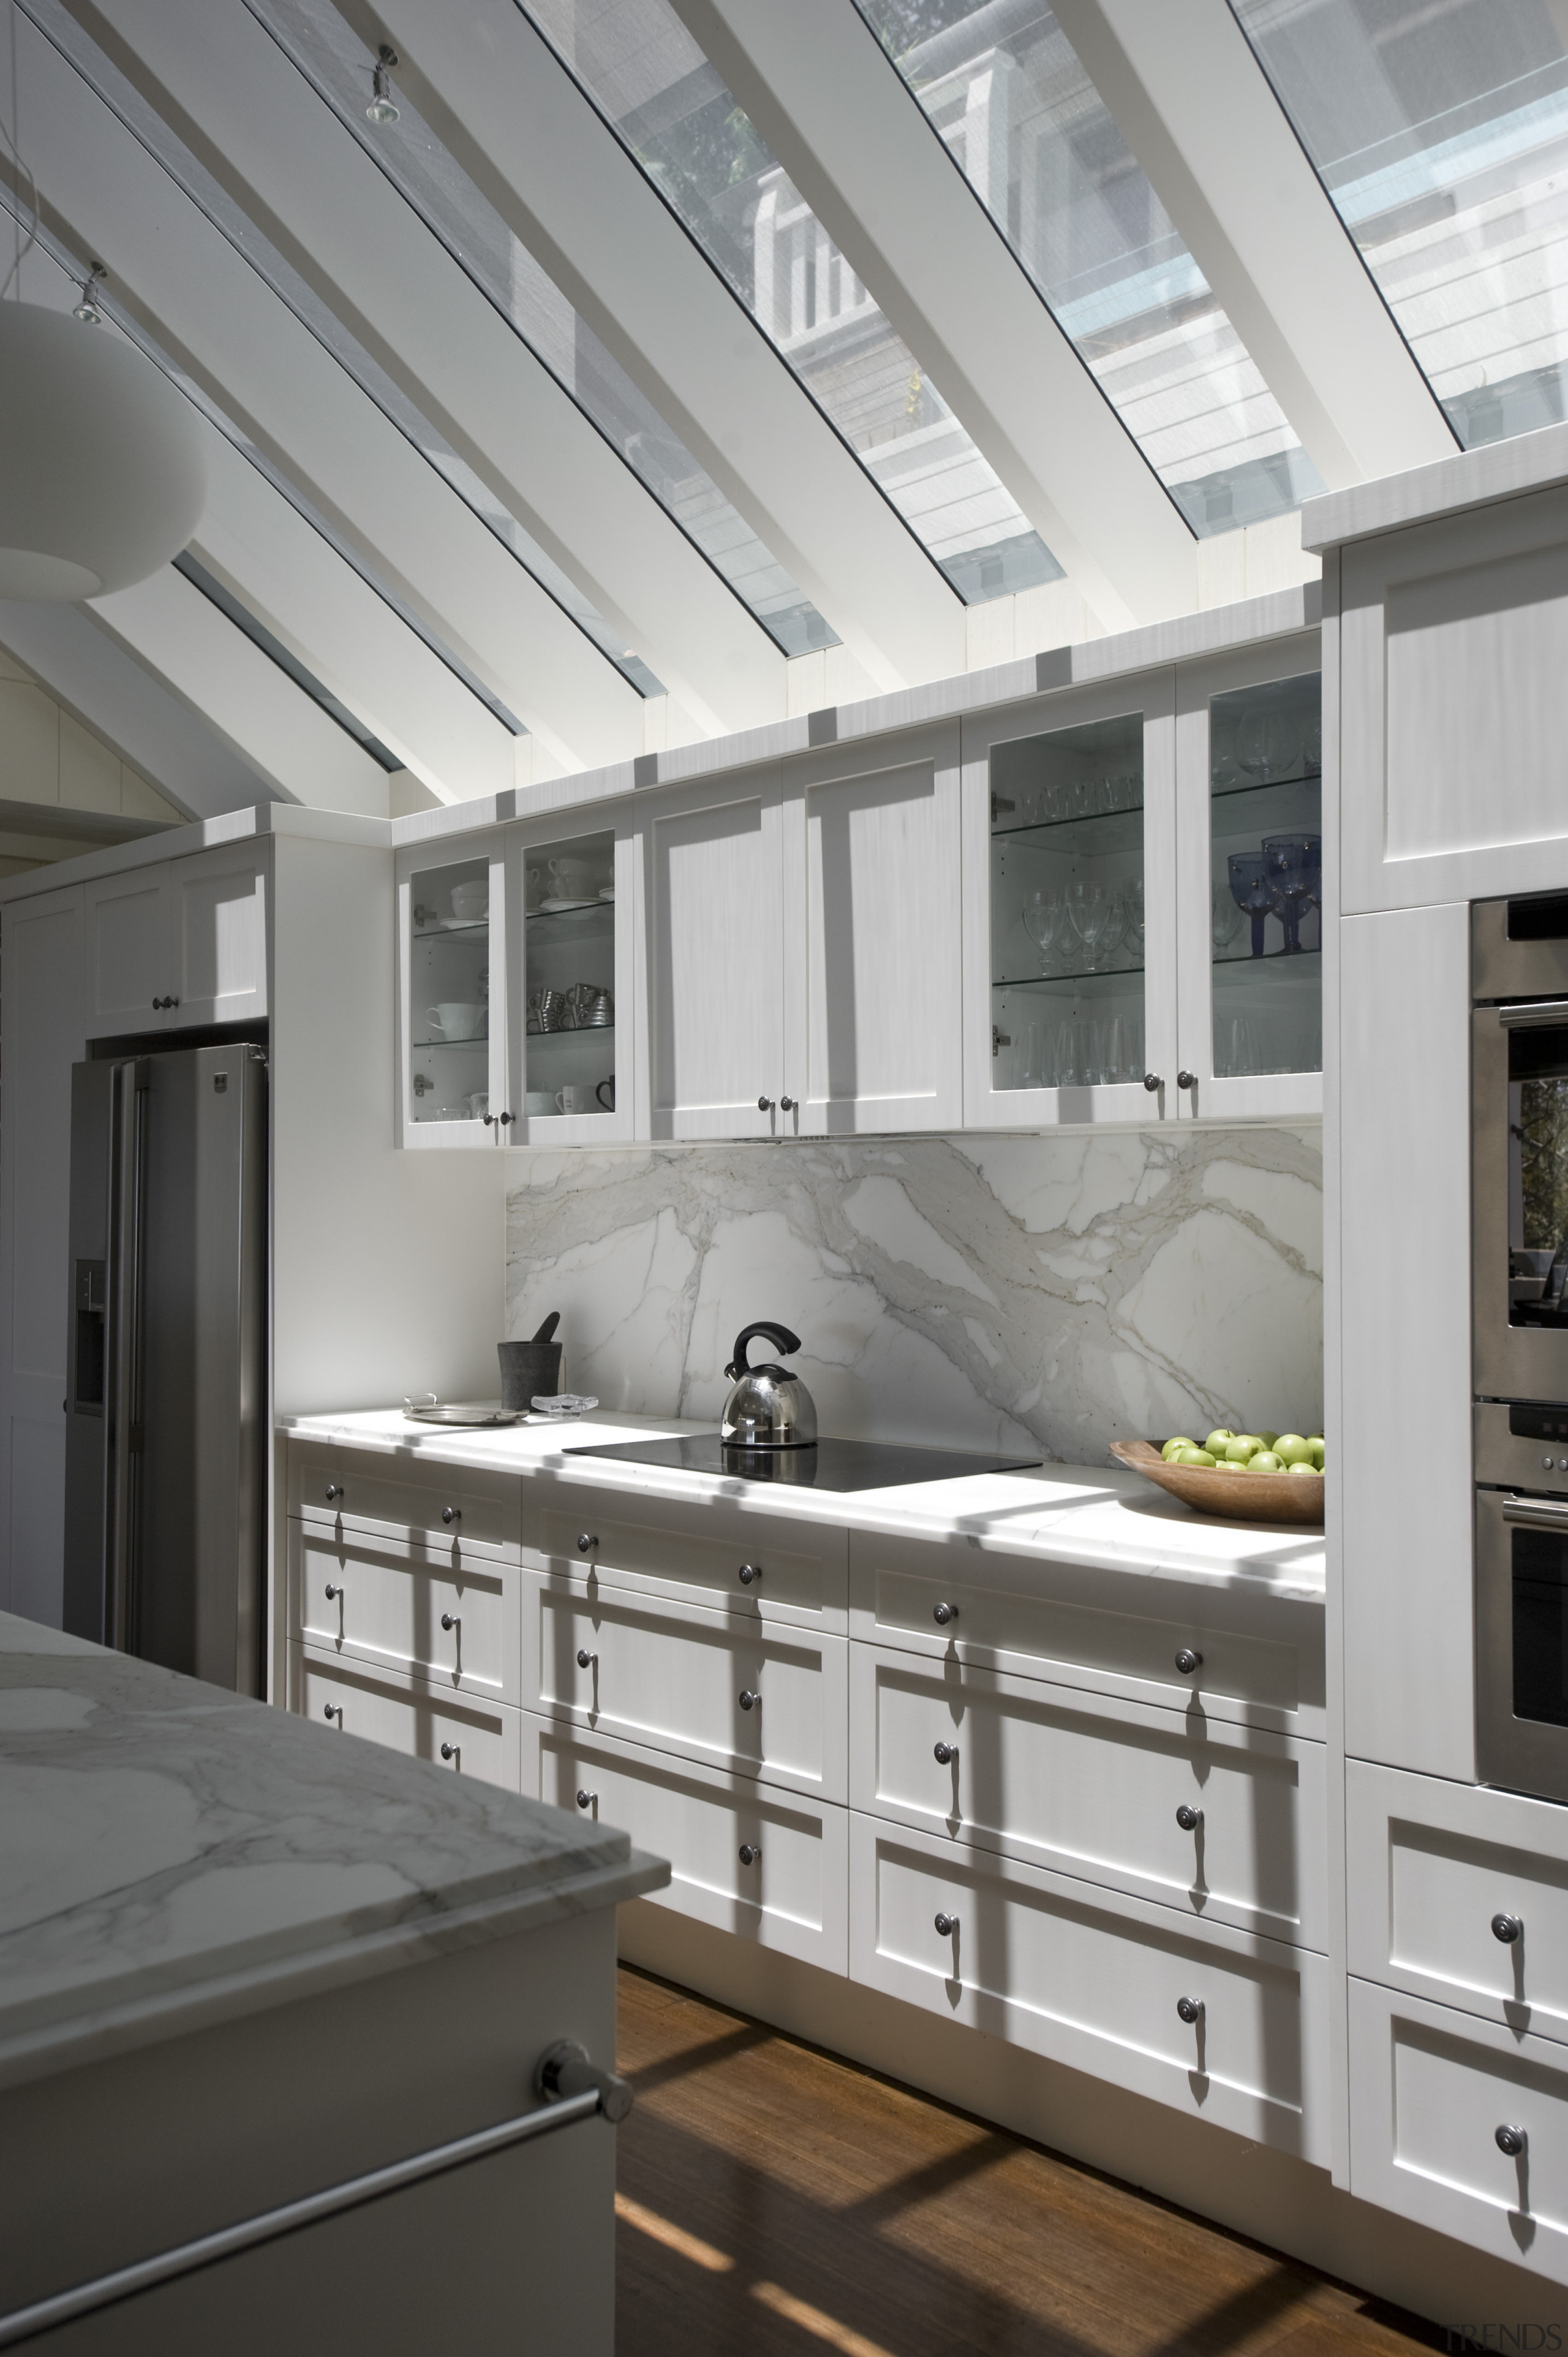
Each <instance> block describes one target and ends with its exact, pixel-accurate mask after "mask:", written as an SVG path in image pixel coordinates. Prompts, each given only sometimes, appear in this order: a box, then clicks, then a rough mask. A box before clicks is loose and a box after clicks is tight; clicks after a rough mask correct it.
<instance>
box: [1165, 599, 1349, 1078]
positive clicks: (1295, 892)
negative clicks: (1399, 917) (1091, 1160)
mask: <svg viewBox="0 0 1568 2357" xmlns="http://www.w3.org/2000/svg"><path fill="white" fill-rule="evenodd" d="M1322 708H1323V695H1322V677H1321V673H1320V671H1319V657H1318V644H1317V638H1316V633H1310V634H1307V635H1304V636H1303V637H1302V638H1300V639H1298V640H1283V641H1279V640H1276V641H1275V642H1274V643H1273V644H1272V645H1266V646H1261V647H1251V648H1246V649H1243V650H1242V651H1240V652H1237V653H1234V654H1228V655H1220V656H1216V657H1215V658H1213V659H1212V660H1211V661H1209V662H1201V663H1192V664H1188V665H1184V666H1183V668H1182V669H1181V671H1180V672H1179V673H1178V674H1177V679H1176V802H1177V822H1176V824H1177V883H1178V894H1179V903H1178V906H1179V919H1178V924H1177V938H1178V942H1179V955H1180V966H1181V974H1180V987H1179V999H1178V1004H1179V1009H1180V1023H1179V1038H1178V1049H1179V1058H1180V1061H1179V1068H1178V1071H1179V1075H1180V1076H1181V1077H1178V1083H1177V1090H1176V1099H1177V1100H1179V1106H1180V1110H1181V1112H1182V1113H1183V1114H1184V1115H1187V1116H1189V1117H1190V1116H1192V1115H1197V1117H1198V1118H1200V1119H1201V1118H1208V1119H1211V1120H1212V1119H1221V1120H1237V1119H1247V1118H1252V1119H1276V1120H1277V1119H1279V1118H1281V1117H1291V1116H1303V1115H1305V1116H1312V1115H1316V1114H1320V1113H1321V1112H1322V1110H1323V922H1324V911H1323V879H1324V875H1325V873H1326V872H1327V873H1328V875H1329V879H1330V885H1331V886H1332V880H1333V876H1332V863H1330V866H1329V867H1328V869H1327V871H1326V869H1325V864H1324V857H1323V834H1324V829H1323V735H1322ZM1167 1101H1169V1100H1167Z"/></svg>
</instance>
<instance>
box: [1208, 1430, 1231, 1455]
mask: <svg viewBox="0 0 1568 2357" xmlns="http://www.w3.org/2000/svg"><path fill="white" fill-rule="evenodd" d="M1235 1437H1236V1436H1235V1434H1234V1433H1233V1432H1232V1431H1231V1429H1230V1426H1229V1425H1228V1424H1218V1425H1216V1426H1215V1427H1214V1430H1213V1431H1212V1432H1211V1433H1210V1434H1209V1436H1208V1439H1207V1440H1206V1441H1205V1442H1204V1444H1203V1445H1204V1447H1205V1448H1207V1449H1208V1451H1209V1453H1210V1454H1211V1455H1212V1456H1215V1457H1223V1456H1224V1454H1225V1450H1226V1447H1227V1445H1228V1444H1229V1443H1230V1441H1232V1440H1234V1439H1235Z"/></svg>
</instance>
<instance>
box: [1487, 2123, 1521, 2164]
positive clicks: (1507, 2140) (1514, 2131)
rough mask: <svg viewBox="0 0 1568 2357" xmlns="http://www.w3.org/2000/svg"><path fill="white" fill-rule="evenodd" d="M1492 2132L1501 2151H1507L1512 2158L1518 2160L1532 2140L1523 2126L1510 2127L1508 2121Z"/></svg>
mask: <svg viewBox="0 0 1568 2357" xmlns="http://www.w3.org/2000/svg"><path fill="white" fill-rule="evenodd" d="M1492 2134H1493V2137H1494V2139H1495V2141H1496V2144H1497V2147H1498V2151H1499V2152H1506V2153H1507V2155H1508V2157H1509V2159H1510V2160H1517V2159H1518V2158H1519V2157H1520V2153H1521V2152H1522V2151H1523V2150H1524V2148H1525V2147H1526V2145H1527V2144H1528V2143H1529V2142H1530V2138H1529V2136H1527V2135H1526V2134H1525V2131H1524V2130H1523V2128H1516V2127H1510V2126H1509V2125H1508V2123H1507V2121H1505V2122H1504V2123H1503V2126H1501V2127H1500V2128H1495V2129H1494V2130H1493V2131H1492Z"/></svg>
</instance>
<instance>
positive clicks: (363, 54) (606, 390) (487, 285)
mask: <svg viewBox="0 0 1568 2357" xmlns="http://www.w3.org/2000/svg"><path fill="white" fill-rule="evenodd" d="M247 5H248V6H249V7H250V9H251V12H252V16H256V17H257V18H258V19H259V20H260V22H261V23H262V24H263V25H264V26H265V27H266V28H267V30H268V31H269V32H270V33H271V34H272V35H273V38H274V39H275V40H276V41H277V42H278V44H279V46H280V48H283V49H284V50H285V53H286V54H287V56H289V57H290V58H291V59H293V60H294V62H295V65H296V66H297V67H298V68H299V69H300V70H301V72H302V73H304V74H305V75H306V79H307V80H308V81H310V83H311V85H312V86H313V88H314V89H316V90H317V91H318V92H319V94H320V95H321V96H322V97H323V98H324V99H326V101H327V102H328V104H329V105H330V106H331V107H332V109H333V111H334V113H336V114H337V115H338V120H339V121H340V122H341V123H342V124H343V126H344V128H345V129H346V130H347V131H349V133H350V134H351V135H352V136H353V137H354V138H355V139H357V140H358V141H359V143H360V146H361V147H362V148H363V149H364V150H365V153H366V154H367V155H368V156H371V159H372V161H373V162H374V163H376V164H377V165H378V166H379V167H381V170H382V171H383V172H385V173H386V175H387V177H388V178H389V179H390V180H391V181H392V185H393V186H394V187H395V188H397V189H398V190H399V191H400V192H401V194H402V195H403V197H405V198H406V199H407V200H408V202H409V203H410V204H411V205H412V206H413V208H414V210H415V211H416V212H417V213H418V214H419V215H420V217H421V219H422V220H423V221H424V222H425V223H426V224H427V226H428V227H429V228H431V229H432V230H433V231H435V235H436V236H437V237H439V238H440V240H441V242H442V243H443V244H444V245H445V246H446V249H447V251H448V253H450V254H451V255H452V256H453V258H454V260H455V261H456V262H457V263H459V264H461V266H462V267H463V269H464V270H466V271H467V274H468V275H469V277H470V278H472V279H473V281H474V283H475V284H476V285H478V287H479V288H480V289H481V290H482V292H483V293H484V294H485V295H486V296H489V300H490V301H491V302H492V303H493V304H494V305H495V307H496V308H497V310H498V311H499V313H500V315H501V317H503V318H504V319H505V320H506V321H507V323H508V325H509V326H510V328H512V329H513V330H514V331H515V333H516V334H517V335H518V336H519V337H520V338H521V340H522V341H523V342H524V343H525V344H526V345H527V346H528V348H529V350H531V351H532V353H533V354H534V356H535V358H536V359H537V360H539V361H542V364H543V366H544V367H545V368H547V369H548V370H549V371H550V373H551V374H552V376H553V377H554V378H555V380H556V382H557V383H559V384H560V385H561V386H562V387H563V388H564V391H565V392H566V393H569V394H570V395H571V397H572V399H573V400H574V401H575V402H576V404H577V405H578V406H579V408H581V409H582V410H584V411H585V414H587V416H588V417H589V418H590V419H591V420H592V422H593V424H594V425H596V427H597V428H598V430H599V432H600V433H601V434H602V435H603V436H604V437H605V439H606V441H607V442H608V443H609V445H610V447H611V448H612V449H614V450H615V451H616V452H617V453H618V456H619V457H621V458H623V459H624V460H625V462H626V464H627V465H628V467H629V468H631V469H632V471H633V473H634V474H635V475H636V476H637V477H638V478H639V480H640V481H641V483H642V484H643V486H644V488H645V489H646V490H649V491H650V492H651V493H652V495H653V497H654V498H655V499H656V500H658V501H659V503H660V507H662V508H663V509H664V511H665V512H666V513H667V514H668V515H669V516H670V517H671V520H672V521H673V522H675V523H676V524H678V525H679V527H680V529H681V530H682V532H683V533H685V534H686V536H687V538H688V539H689V540H691V541H692V542H693V544H695V546H696V547H697V548H698V549H700V550H701V552H702V554H703V555H704V556H705V557H706V558H707V560H708V562H709V564H710V565H713V567H714V571H715V572H716V573H718V575H719V576H720V577H721V578H722V579H723V580H724V581H725V582H726V583H727V585H728V587H730V588H731V589H732V590H733V591H734V593H735V595H736V597H739V598H740V600H741V602H742V603H743V604H744V605H745V606H746V608H747V609H748V610H749V611H750V612H751V613H752V614H753V615H754V616H755V617H756V619H757V621H758V622H760V623H761V625H762V627H763V629H764V630H766V631H767V632H768V635H769V637H770V638H771V639H772V640H774V642H775V644H776V645H777V646H778V647H779V649H780V650H781V651H782V652H783V653H785V654H787V655H798V654H805V653H807V652H808V651H810V650H811V648H813V647H827V646H836V645H837V644H838V635H837V633H836V631H834V630H832V629H831V628H830V627H829V625H828V623H827V622H826V621H825V620H824V619H823V617H822V615H821V614H819V613H818V611H817V609H816V608H815V607H814V606H813V605H812V604H811V600H810V599H809V598H808V597H806V596H805V594H804V592H803V591H802V590H801V588H800V586H799V584H798V583H796V582H795V581H792V580H791V579H790V577H789V574H788V573H787V572H786V571H785V570H784V567H783V566H782V565H780V564H779V561H778V559H777V558H776V557H775V556H774V555H773V554H771V552H770V551H769V550H768V548H766V547H765V546H764V544H763V543H762V542H761V541H760V540H759V539H758V538H757V534H756V533H754V532H753V531H752V530H751V527H750V526H749V525H748V524H747V523H746V521H745V519H744V518H743V517H742V516H741V515H740V514H739V513H738V511H736V508H735V507H734V506H733V505H732V504H731V502H730V501H729V500H727V499H726V498H725V495H724V493H723V492H722V491H721V490H719V487H718V485H717V484H716V483H715V482H714V480H713V479H712V477H711V476H710V475H708V474H707V473H706V471H705V470H704V469H703V468H702V467H701V466H699V464H698V462H697V460H696V459H695V458H694V457H693V456H692V453H691V452H690V451H689V450H688V449H687V448H686V447H684V445H683V444H682V442H681V441H680V440H679V439H678V437H677V436H675V435H674V434H673V433H672V432H671V429H670V427H669V426H668V425H666V424H665V422H664V420H663V419H662V418H661V417H660V415H659V414H658V412H657V411H656V410H655V409H654V408H653V407H652V405H651V404H650V402H649V401H648V400H647V399H646V398H645V397H644V395H643V394H642V393H640V392H639V390H638V388H637V386H636V385H635V384H634V383H633V382H632V381H631V379H630V378H629V377H628V375H627V373H626V371H625V370H624V369H622V368H621V367H620V366H619V365H618V362H617V361H614V360H613V359H612V358H611V356H610V354H609V352H608V351H607V350H606V348H605V346H604V345H603V344H602V343H601V342H600V341H599V339H598V338H597V337H596V335H595V334H594V333H593V331H592V329H591V328H589V327H588V326H587V324H586V322H585V320H583V319H582V318H581V317H579V316H578V314H577V313H576V311H575V309H574V308H573V307H572V305H571V304H570V303H569V302H568V301H567V300H566V298H565V296H564V295H563V294H562V293H561V291H560V289H559V288H558V287H557V286H556V285H555V284H554V282H553V280H552V279H551V278H549V277H548V276H547V275H546V274H545V273H544V271H543V270H542V269H541V267H540V265H539V264H538V263H537V262H535V260H534V259H533V256H532V253H530V252H529V251H528V249H527V247H526V246H524V245H523V244H521V242H520V241H519V240H518V239H517V238H515V237H514V236H513V235H512V233H511V231H510V229H509V228H508V226H507V224H506V222H505V221H503V220H502V218H501V216H500V214H499V212H497V211H496V210H495V208H494V207H493V206H492V205H491V204H490V203H489V199H487V198H486V197H485V196H484V195H483V194H482V193H481V192H480V190H479V189H478V187H476V185H475V183H474V182H473V181H472V180H471V179H470V178H469V177H468V175H467V173H466V172H465V171H464V170H463V168H462V167H461V166H460V165H459V164H458V163H457V162H456V158H455V157H454V156H451V155H450V154H449V153H448V151H447V150H446V147H444V146H443V145H442V144H441V142H440V141H439V140H438V139H437V138H436V136H435V134H434V132H432V131H431V130H430V128H429V126H428V125H427V124H425V123H424V122H423V121H422V120H421V118H420V115H419V113H418V112H417V110H416V109H415V108H414V107H413V105H412V104H411V103H410V102H409V100H408V98H407V96H406V95H405V93H404V92H403V90H402V89H401V88H400V89H399V90H398V91H397V105H398V110H399V113H398V120H397V121H396V123H392V124H376V125H374V126H372V125H371V124H368V123H367V121H366V119H365V107H366V103H367V101H368V97H369V92H370V89H371V69H372V66H373V64H374V57H373V53H372V52H371V50H370V49H369V48H366V47H365V45H364V43H363V42H362V41H361V40H360V38H358V36H357V35H356V34H355V33H354V32H353V31H352V30H351V29H350V27H349V25H348V24H347V23H346V22H345V20H344V19H343V17H342V16H339V15H338V11H337V10H336V9H335V8H334V7H333V6H332V5H331V0H247Z"/></svg>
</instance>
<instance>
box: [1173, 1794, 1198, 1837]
mask: <svg viewBox="0 0 1568 2357" xmlns="http://www.w3.org/2000/svg"><path fill="white" fill-rule="evenodd" d="M1176 1823H1177V1824H1178V1825H1179V1826H1180V1827H1181V1829H1182V1831H1183V1833H1184V1834H1195V1833H1196V1832H1197V1829H1198V1827H1199V1825H1200V1824H1202V1823H1203V1811H1202V1810H1201V1809H1195V1808H1193V1807H1192V1806H1191V1805H1190V1804H1189V1803H1187V1802H1186V1801H1184V1802H1183V1803H1182V1804H1181V1806H1180V1808H1179V1809H1178V1810H1177V1811H1176Z"/></svg>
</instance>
